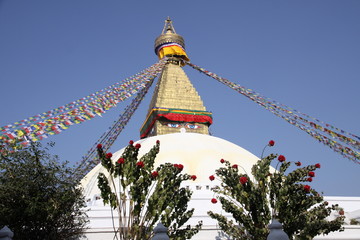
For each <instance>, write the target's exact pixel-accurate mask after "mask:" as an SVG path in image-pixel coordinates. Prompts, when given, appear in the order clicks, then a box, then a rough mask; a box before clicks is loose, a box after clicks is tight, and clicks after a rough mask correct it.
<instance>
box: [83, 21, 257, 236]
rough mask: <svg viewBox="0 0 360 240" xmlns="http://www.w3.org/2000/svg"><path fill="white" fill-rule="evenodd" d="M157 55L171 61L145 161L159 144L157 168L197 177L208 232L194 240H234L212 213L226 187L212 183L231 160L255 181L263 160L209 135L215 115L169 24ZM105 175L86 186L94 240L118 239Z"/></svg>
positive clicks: (149, 121)
mask: <svg viewBox="0 0 360 240" xmlns="http://www.w3.org/2000/svg"><path fill="white" fill-rule="evenodd" d="M155 53H156V54H157V56H158V57H159V58H160V59H162V58H164V57H166V58H167V59H168V60H167V63H166V66H165V67H164V70H163V72H162V74H161V76H160V78H159V80H158V83H157V85H156V87H155V90H154V93H153V97H152V100H151V103H150V106H149V109H148V113H147V115H146V118H145V121H144V123H143V125H142V126H141V130H140V140H138V141H137V142H136V143H140V144H141V149H140V153H139V155H140V156H142V155H143V154H144V153H147V152H148V151H149V150H150V149H151V148H152V147H153V146H154V145H155V143H156V141H157V140H159V141H160V143H161V145H160V152H159V154H158V155H157V158H156V160H155V166H158V165H160V164H163V163H167V162H169V163H174V164H175V163H177V164H179V163H181V164H183V165H184V169H183V171H184V172H186V173H189V174H194V175H196V176H197V179H196V181H194V182H191V183H186V184H187V187H188V188H190V189H191V190H192V191H193V195H192V200H191V201H190V204H189V208H195V211H194V214H193V217H192V218H191V220H190V224H194V225H195V224H196V223H197V222H198V221H199V220H202V221H203V227H202V230H201V231H200V232H199V233H198V234H196V235H195V236H194V237H193V238H192V239H194V240H210V239H229V238H227V237H226V236H225V235H224V234H223V233H222V232H221V231H220V229H219V227H218V226H217V223H216V221H214V220H213V219H211V218H210V217H209V216H208V215H207V211H209V210H212V211H215V212H216V211H218V212H221V206H220V204H212V203H211V201H210V200H211V199H212V198H213V196H214V193H213V192H212V190H211V188H212V187H214V186H217V185H219V184H220V183H219V182H218V181H216V180H215V181H210V180H209V176H210V175H212V174H214V173H215V170H216V169H218V168H219V167H220V166H221V163H220V159H226V160H228V161H230V162H231V163H232V164H238V165H239V166H241V170H240V171H243V172H246V173H247V174H248V175H250V177H251V167H252V166H253V165H254V164H255V163H256V162H257V161H258V160H259V158H258V157H257V156H255V155H254V154H252V153H250V152H249V151H247V150H245V149H244V148H242V147H240V146H238V145H236V144H233V143H231V142H229V141H227V140H224V139H221V138H218V137H215V136H211V135H210V134H209V126H210V125H211V124H212V122H213V121H212V113H211V112H209V111H207V110H206V107H205V106H204V103H203V101H202V100H201V97H200V96H199V94H198V92H197V91H196V89H195V88H194V86H193V85H192V83H191V82H190V80H189V78H188V77H187V75H186V73H185V72H184V70H183V68H182V67H183V64H182V60H189V58H188V56H187V54H186V52H185V41H184V39H183V37H182V36H180V35H178V34H177V33H176V32H175V29H174V27H173V25H172V21H171V20H170V19H169V18H168V19H167V20H166V21H165V26H164V29H163V31H162V33H161V35H160V36H159V37H158V38H157V39H156V40H155ZM124 149H125V148H123V149H121V150H119V151H117V152H116V153H114V154H113V157H112V159H113V161H115V159H118V158H119V157H120V156H121V154H122V152H123V151H124ZM100 172H104V169H103V168H102V166H101V165H100V164H99V165H97V166H96V167H95V168H93V169H92V170H91V171H90V172H89V173H88V174H87V175H86V176H85V177H84V178H83V179H82V181H81V184H82V186H83V188H84V191H85V197H86V201H87V205H88V207H89V211H88V216H89V220H90V224H89V229H88V230H87V232H86V237H87V238H88V239H89V240H92V239H112V237H113V236H114V230H113V229H114V228H113V222H112V221H113V220H112V215H111V214H112V213H111V211H110V207H109V206H107V205H105V206H104V204H103V201H102V199H101V197H100V190H99V189H98V187H97V176H98V174H99V173H100ZM114 213H115V212H114ZM115 218H116V214H115Z"/></svg>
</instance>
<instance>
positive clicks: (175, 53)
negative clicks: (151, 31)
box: [154, 17, 189, 61]
mask: <svg viewBox="0 0 360 240" xmlns="http://www.w3.org/2000/svg"><path fill="white" fill-rule="evenodd" d="M154 47H155V53H156V55H158V57H159V59H162V58H163V57H165V56H167V57H179V58H182V59H184V60H186V61H189V58H188V56H187V55H186V52H185V41H184V38H183V37H182V36H180V35H179V34H177V33H176V32H175V28H174V26H173V24H172V21H171V19H170V17H168V18H167V19H166V20H165V25H164V28H163V30H162V32H161V35H160V36H159V37H157V38H156V39H155V46H154Z"/></svg>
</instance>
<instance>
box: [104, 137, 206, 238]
mask: <svg viewBox="0 0 360 240" xmlns="http://www.w3.org/2000/svg"><path fill="white" fill-rule="evenodd" d="M159 147H160V142H159V141H157V142H156V145H155V146H154V147H153V148H152V149H151V150H150V151H149V152H148V153H146V154H145V155H143V156H142V157H141V158H140V159H138V153H139V149H140V148H141V145H140V144H136V145H135V146H134V142H133V141H130V142H129V145H128V146H127V147H126V149H125V151H124V153H123V154H122V155H121V157H120V158H118V160H116V161H115V163H113V162H112V160H111V157H112V155H110V154H109V153H104V151H103V149H102V147H101V146H99V147H98V154H99V157H100V160H101V164H102V166H103V167H104V168H105V169H106V170H107V171H108V173H109V174H106V175H109V177H106V175H105V174H103V173H100V174H99V176H98V187H99V189H100V191H101V197H102V199H103V202H104V204H109V205H110V206H111V208H112V209H116V210H117V211H118V215H119V220H118V221H115V222H118V223H119V226H118V228H117V229H116V230H117V233H116V234H117V236H119V237H120V238H119V239H132V240H148V239H151V237H152V233H153V228H154V225H155V224H156V223H157V222H158V221H161V222H162V223H163V224H164V225H165V226H166V227H168V228H169V236H170V238H171V239H178V240H185V239H190V238H191V237H192V236H193V235H194V234H196V233H197V232H198V231H199V229H200V228H201V225H202V223H201V222H199V223H198V224H197V225H196V226H194V227H191V226H183V225H184V223H186V222H187V220H188V219H190V218H191V216H192V214H193V211H194V209H190V210H188V209H187V205H188V202H189V200H190V197H191V194H192V192H191V191H190V190H189V189H187V188H184V187H181V186H180V185H181V183H182V182H183V181H188V180H195V179H196V176H195V175H188V174H182V173H181V171H182V169H183V168H184V166H183V165H182V164H176V166H174V165H173V164H170V163H166V164H163V165H160V166H159V167H157V168H156V169H154V162H155V157H156V155H157V153H158V152H159Z"/></svg>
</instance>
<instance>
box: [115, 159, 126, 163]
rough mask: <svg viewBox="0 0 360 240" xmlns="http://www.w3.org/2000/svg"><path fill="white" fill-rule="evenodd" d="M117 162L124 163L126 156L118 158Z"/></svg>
mask: <svg viewBox="0 0 360 240" xmlns="http://www.w3.org/2000/svg"><path fill="white" fill-rule="evenodd" d="M117 163H118V164H123V163H125V159H124V158H119V159H118V160H117Z"/></svg>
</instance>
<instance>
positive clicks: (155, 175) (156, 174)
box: [151, 171, 159, 178]
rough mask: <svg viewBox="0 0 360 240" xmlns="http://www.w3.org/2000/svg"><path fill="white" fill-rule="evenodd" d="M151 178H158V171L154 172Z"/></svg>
mask: <svg viewBox="0 0 360 240" xmlns="http://www.w3.org/2000/svg"><path fill="white" fill-rule="evenodd" d="M151 176H152V177H153V178H156V177H157V176H159V173H158V172H157V171H153V172H152V173H151Z"/></svg>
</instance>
